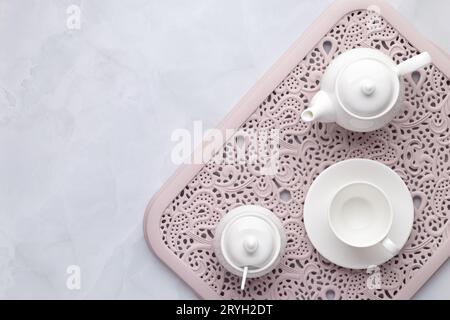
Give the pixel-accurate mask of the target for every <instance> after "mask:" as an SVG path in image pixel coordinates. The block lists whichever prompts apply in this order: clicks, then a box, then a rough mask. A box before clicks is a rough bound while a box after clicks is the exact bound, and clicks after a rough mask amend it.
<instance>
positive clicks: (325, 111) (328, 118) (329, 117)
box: [301, 90, 336, 122]
mask: <svg viewBox="0 0 450 320" xmlns="http://www.w3.org/2000/svg"><path fill="white" fill-rule="evenodd" d="M301 118H302V120H303V121H304V122H313V121H320V122H334V121H335V120H336V113H335V110H334V105H333V102H332V100H331V99H330V96H329V95H328V94H327V93H326V92H324V91H322V90H321V91H319V92H318V93H316V95H315V96H314V97H313V98H312V99H311V106H310V107H309V108H308V109H306V110H305V111H303V112H302V114H301Z"/></svg>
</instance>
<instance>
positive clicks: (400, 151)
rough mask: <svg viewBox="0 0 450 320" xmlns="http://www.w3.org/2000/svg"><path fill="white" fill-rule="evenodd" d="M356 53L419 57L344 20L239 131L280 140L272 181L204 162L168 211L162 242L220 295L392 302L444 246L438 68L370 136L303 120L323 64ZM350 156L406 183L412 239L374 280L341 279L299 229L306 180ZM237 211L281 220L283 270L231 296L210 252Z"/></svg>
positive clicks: (395, 40)
mask: <svg viewBox="0 0 450 320" xmlns="http://www.w3.org/2000/svg"><path fill="white" fill-rule="evenodd" d="M357 47H371V48H376V49H378V50H381V51H382V52H384V53H386V54H387V55H389V56H391V57H392V58H393V59H394V60H395V61H396V62H397V63H399V62H401V61H404V60H406V59H408V58H410V57H412V56H414V55H416V54H418V53H419V52H418V50H417V49H416V48H414V47H413V46H412V45H411V44H410V43H409V42H408V40H406V39H405V38H404V37H403V36H402V35H400V34H399V33H398V32H397V31H396V30H395V29H394V28H393V27H392V26H391V25H389V24H388V23H387V22H386V21H385V20H384V19H383V18H380V17H378V16H374V15H372V13H371V12H369V11H365V10H361V11H354V12H351V13H349V14H347V15H346V16H344V17H343V18H342V19H341V20H340V21H339V22H338V23H337V24H336V25H335V26H334V27H333V28H332V30H331V31H329V32H328V34H327V35H326V36H325V37H324V38H323V39H322V40H321V41H320V43H318V44H317V45H316V47H315V48H314V49H313V50H312V51H310V52H309V54H308V55H307V56H306V57H305V58H304V59H303V60H302V61H301V62H300V63H299V64H298V65H297V66H296V67H295V68H294V69H293V70H292V72H291V73H290V74H289V75H288V76H287V77H286V78H285V80H284V81H283V82H282V83H280V84H279V86H278V87H277V88H274V91H273V92H272V93H271V94H270V95H269V96H268V97H267V98H266V99H265V101H264V102H263V103H262V104H261V105H260V106H259V107H258V108H257V110H256V111H255V112H254V113H253V114H252V115H251V116H250V117H249V118H248V119H247V121H246V122H245V123H244V124H243V125H242V129H243V130H250V129H257V128H262V127H264V128H277V129H279V130H280V148H281V149H280V157H281V163H280V167H279V172H278V173H277V174H276V175H274V176H265V175H261V174H260V173H259V172H258V169H259V168H258V167H257V165H251V164H249V165H226V166H219V165H215V164H214V163H208V164H207V165H205V166H204V167H203V168H202V170H201V171H200V172H199V173H198V174H197V175H196V176H195V178H194V179H193V180H192V181H191V182H190V183H189V184H188V185H187V186H186V187H185V188H184V189H183V190H182V192H181V193H180V194H179V195H178V196H177V197H176V198H175V199H174V200H173V201H172V203H171V204H170V206H169V207H167V208H166V210H165V211H164V213H163V215H162V217H161V221H160V228H161V231H162V233H163V242H164V244H165V245H166V246H167V247H168V249H169V250H171V251H172V252H173V253H174V254H175V255H176V256H178V257H179V259H180V263H183V264H185V265H186V267H187V268H190V269H192V270H193V271H194V272H195V274H196V275H197V276H198V277H199V278H201V279H202V281H204V282H206V283H207V284H208V285H209V286H210V288H211V289H212V290H214V291H215V292H217V293H218V294H219V295H220V296H222V297H224V298H227V299H233V298H235V299H242V298H245V299H265V298H271V299H292V298H294V299H295V298H296V299H330V298H332V299H391V298H393V297H395V295H396V294H397V293H398V291H399V290H400V289H401V288H402V287H403V286H404V285H405V284H407V283H408V281H410V280H411V278H412V277H414V273H415V272H416V271H417V270H419V269H420V268H421V267H422V266H424V265H425V264H426V263H427V261H428V259H429V258H430V257H431V255H432V254H433V252H434V251H436V250H437V249H438V248H439V246H440V245H441V244H442V243H443V242H445V241H446V240H447V239H448V238H449V236H450V224H449V213H450V176H449V173H450V159H449V157H450V99H449V95H448V93H449V90H450V80H449V79H447V78H446V77H445V75H444V74H443V73H442V72H440V71H439V70H438V69H437V68H436V67H435V66H433V65H430V66H427V67H425V68H423V69H421V70H420V71H417V72H414V73H413V74H411V75H407V76H405V77H403V78H402V83H403V85H404V88H405V91H404V103H403V106H402V108H403V109H402V112H401V114H400V115H398V116H397V117H396V119H395V120H394V121H393V122H392V123H391V124H389V125H388V126H387V127H385V128H382V129H380V130H378V131H375V132H372V133H354V132H349V131H347V130H345V129H342V128H341V127H339V126H337V125H334V124H326V125H325V124H320V123H317V124H312V125H311V124H305V123H303V122H302V121H301V120H300V113H301V112H302V111H303V110H304V109H305V108H306V106H307V105H308V102H309V101H310V99H311V97H312V96H313V95H314V94H315V93H316V92H317V91H318V89H319V84H320V79H321V76H322V74H323V72H324V70H325V69H326V67H327V65H328V64H329V63H330V61H331V60H332V59H333V58H335V57H336V56H338V55H339V54H341V53H342V52H344V51H346V50H349V49H352V48H357ZM231 141H232V140H231ZM235 148H236V146H235V144H234V143H232V142H229V143H227V144H226V145H225V146H224V149H223V150H222V151H223V152H224V153H227V154H232V153H233V152H235ZM349 158H368V159H373V160H376V161H380V162H382V163H384V164H386V165H388V166H389V167H391V168H392V169H393V170H395V171H396V172H397V173H398V174H399V175H400V176H401V178H402V179H403V181H405V183H406V184H407V186H408V188H409V190H410V191H411V193H412V197H413V200H414V206H415V222H414V226H413V230H412V234H411V236H410V239H409V241H408V242H407V244H406V246H405V247H404V248H403V250H402V251H401V253H400V254H399V255H398V256H396V257H395V258H393V259H392V260H390V261H388V262H387V263H385V264H384V265H382V266H379V267H377V268H375V269H374V270H362V271H356V270H348V269H345V268H341V267H338V266H336V265H334V264H333V263H330V262H328V261H326V260H325V259H324V258H323V257H322V256H321V255H320V254H319V253H318V252H317V251H316V250H315V249H314V248H313V247H312V245H311V243H310V242H309V240H308V238H307V237H306V233H305V228H304V225H303V217H302V215H303V204H304V199H305V195H306V192H307V190H308V188H309V186H310V185H311V183H312V182H313V180H314V179H315V178H316V177H317V176H318V175H319V173H320V172H321V171H323V170H324V169H326V168H327V167H329V166H330V165H332V164H334V163H336V162H338V161H342V160H345V159H349ZM243 204H257V205H261V206H264V207H266V208H269V209H271V210H272V211H273V212H274V213H275V214H276V215H277V216H278V217H279V218H280V219H281V220H282V223H283V226H284V228H285V230H286V233H287V239H288V241H287V248H286V252H285V254H284V256H283V258H282V260H281V262H280V265H279V267H278V268H277V269H275V270H273V271H272V272H271V273H269V274H267V275H265V276H263V277H261V278H257V279H249V280H248V285H247V287H246V288H245V291H241V290H240V288H239V284H240V279H239V278H238V277H237V276H235V275H232V274H230V273H229V272H227V271H226V270H225V269H224V268H223V267H222V266H221V265H220V263H219V262H218V261H217V259H216V257H215V254H214V249H213V247H212V241H213V237H214V229H215V226H216V224H217V223H218V221H219V220H220V218H221V216H223V215H224V214H226V213H227V212H228V211H229V210H231V209H232V208H234V207H236V206H240V205H243ZM371 283H372V284H375V286H371ZM377 283H378V285H377Z"/></svg>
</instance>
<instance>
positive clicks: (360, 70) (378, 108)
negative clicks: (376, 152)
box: [301, 48, 431, 132]
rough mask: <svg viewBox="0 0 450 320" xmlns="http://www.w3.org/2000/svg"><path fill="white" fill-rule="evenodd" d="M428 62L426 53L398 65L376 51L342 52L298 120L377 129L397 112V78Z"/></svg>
mask: <svg viewBox="0 0 450 320" xmlns="http://www.w3.org/2000/svg"><path fill="white" fill-rule="evenodd" d="M430 62H431V57H430V55H429V54H428V53H427V52H423V53H421V54H419V55H417V56H415V57H412V58H410V59H408V60H406V61H403V62H402V63H400V64H399V65H397V64H395V62H394V61H393V60H392V59H391V58H390V57H389V56H387V55H385V54H384V53H382V52H381V51H379V50H375V49H369V48H358V49H352V50H349V51H346V52H344V53H343V54H341V55H339V56H338V57H337V58H336V59H334V60H333V61H332V62H331V64H330V65H329V66H328V68H327V69H326V71H325V73H324V75H323V77H322V80H321V85H320V87H321V90H320V91H319V92H318V93H316V95H315V96H314V97H313V98H312V100H311V103H310V107H309V108H308V109H306V110H305V111H304V112H303V113H302V115H301V117H302V120H303V121H305V122H312V121H319V122H336V123H337V124H339V125H340V126H342V127H344V128H346V129H348V130H352V131H359V132H367V131H373V130H377V129H379V128H381V127H383V126H385V125H386V124H388V123H389V122H390V121H391V120H392V119H393V118H394V117H395V115H396V114H397V113H398V112H399V111H400V106H401V101H400V100H401V99H399V97H400V93H401V83H400V80H399V77H400V76H402V75H405V74H408V73H411V72H414V71H416V70H418V69H420V68H422V67H423V66H425V65H427V64H429V63H430Z"/></svg>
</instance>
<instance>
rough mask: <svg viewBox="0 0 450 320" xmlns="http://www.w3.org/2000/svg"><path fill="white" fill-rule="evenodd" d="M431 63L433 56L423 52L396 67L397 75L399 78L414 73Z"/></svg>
mask: <svg viewBox="0 0 450 320" xmlns="http://www.w3.org/2000/svg"><path fill="white" fill-rule="evenodd" d="M429 63H431V56H430V54H429V53H428V52H422V53H421V54H419V55H417V56H414V57H412V58H410V59H408V60H406V61H403V62H402V63H400V64H399V65H397V67H396V70H395V71H396V73H397V74H398V75H399V76H403V75H405V74H408V73H411V72H414V71H416V70H418V69H420V68H422V67H424V66H426V65H427V64H429Z"/></svg>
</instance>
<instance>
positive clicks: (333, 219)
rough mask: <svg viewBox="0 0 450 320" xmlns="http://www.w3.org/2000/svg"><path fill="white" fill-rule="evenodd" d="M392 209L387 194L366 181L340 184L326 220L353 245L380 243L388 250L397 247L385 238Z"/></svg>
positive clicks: (364, 245)
mask: <svg viewBox="0 0 450 320" xmlns="http://www.w3.org/2000/svg"><path fill="white" fill-rule="evenodd" d="M393 216H394V212H393V210H392V207H391V203H390V201H389V199H388V198H387V196H386V194H385V193H384V192H383V191H382V190H381V189H380V188H378V187H377V186H375V185H373V184H371V183H368V182H360V181H357V182H352V183H349V184H346V185H344V186H343V187H341V188H340V189H339V190H338V191H337V192H336V193H335V195H334V196H333V199H332V200H331V202H330V206H329V208H328V222H329V224H330V227H331V230H333V232H334V234H335V235H336V237H337V238H338V239H339V240H341V241H342V242H344V243H346V244H347V245H349V246H352V247H356V248H366V247H371V246H374V245H376V244H379V243H381V244H382V245H383V247H384V248H385V249H386V250H387V251H389V252H390V253H391V254H393V255H396V254H397V253H398V252H399V251H400V248H399V247H398V246H397V245H396V244H395V243H394V242H393V241H392V240H391V239H389V238H388V233H389V230H390V229H391V226H392V220H393Z"/></svg>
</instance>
